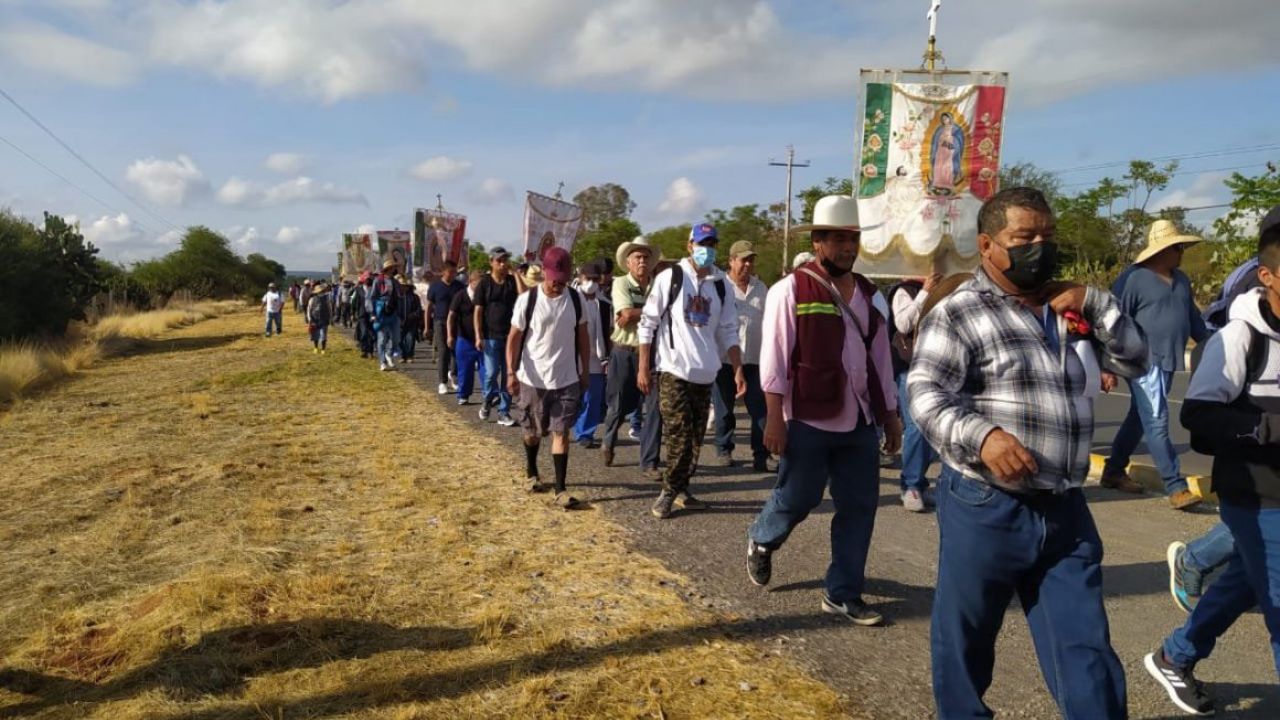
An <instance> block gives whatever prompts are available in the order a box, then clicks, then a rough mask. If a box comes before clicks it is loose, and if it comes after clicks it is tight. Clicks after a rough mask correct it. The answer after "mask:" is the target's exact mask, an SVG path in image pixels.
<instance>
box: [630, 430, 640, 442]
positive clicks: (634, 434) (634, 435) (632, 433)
mask: <svg viewBox="0 0 1280 720" xmlns="http://www.w3.org/2000/svg"><path fill="white" fill-rule="evenodd" d="M627 437H629V438H631V439H632V440H639V439H640V433H639V432H637V431H636V429H635V428H627Z"/></svg>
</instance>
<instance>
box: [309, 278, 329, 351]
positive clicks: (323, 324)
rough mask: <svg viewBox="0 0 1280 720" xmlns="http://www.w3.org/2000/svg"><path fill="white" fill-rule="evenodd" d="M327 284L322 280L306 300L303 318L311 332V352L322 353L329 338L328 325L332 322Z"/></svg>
mask: <svg viewBox="0 0 1280 720" xmlns="http://www.w3.org/2000/svg"><path fill="white" fill-rule="evenodd" d="M328 290H329V286H328V285H326V284H325V282H324V281H323V280H322V281H320V282H319V283H318V284H317V285H316V288H315V291H314V292H312V293H311V299H310V300H309V301H307V310H306V313H305V318H306V321H307V329H308V330H309V331H310V332H311V352H313V353H316V354H317V355H323V354H324V353H325V348H326V347H327V345H328V340H329V325H330V324H331V323H332V322H333V302H332V297H333V296H332V295H331V294H330V293H329V292H328Z"/></svg>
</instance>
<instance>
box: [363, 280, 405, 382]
mask: <svg viewBox="0 0 1280 720" xmlns="http://www.w3.org/2000/svg"><path fill="white" fill-rule="evenodd" d="M395 271H396V263H395V261H394V260H387V261H386V262H385V263H383V265H382V272H380V273H378V276H377V277H376V278H373V283H372V284H371V285H370V287H369V299H368V304H367V305H366V307H365V312H367V313H369V318H370V324H372V325H373V331H374V333H376V336H377V347H376V352H377V355H378V369H379V370H382V371H384V372H385V371H387V370H395V363H396V358H397V357H398V356H399V355H400V348H398V347H396V341H397V338H398V337H399V334H400V333H399V327H397V326H398V324H399V318H398V317H397V312H398V307H397V302H398V301H399V299H400V288H399V283H397V282H396V280H395V277H394V276H393V273H395Z"/></svg>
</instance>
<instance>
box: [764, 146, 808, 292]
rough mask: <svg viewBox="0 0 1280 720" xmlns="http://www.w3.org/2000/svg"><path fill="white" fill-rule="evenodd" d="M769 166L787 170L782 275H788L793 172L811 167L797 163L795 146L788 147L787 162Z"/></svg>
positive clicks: (774, 163)
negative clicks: (794, 169) (799, 168)
mask: <svg viewBox="0 0 1280 720" xmlns="http://www.w3.org/2000/svg"><path fill="white" fill-rule="evenodd" d="M769 165H771V166H773V167H785V168H786V169H787V197H786V202H784V203H783V205H784V206H785V207H786V209H785V210H784V211H783V219H782V274H783V275H786V274H787V270H788V268H790V267H791V170H792V168H798V167H805V168H807V167H809V161H808V160H805V161H804V162H802V163H798V162H796V149H795V147H794V146H791V145H788V146H787V161H786V162H777V161H774V160H770V161H769Z"/></svg>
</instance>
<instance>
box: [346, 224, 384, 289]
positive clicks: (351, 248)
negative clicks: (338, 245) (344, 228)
mask: <svg viewBox="0 0 1280 720" xmlns="http://www.w3.org/2000/svg"><path fill="white" fill-rule="evenodd" d="M339 267H340V268H341V270H342V275H343V277H345V278H349V279H351V280H355V279H356V278H357V277H359V276H360V273H362V272H365V271H366V270H367V271H369V272H375V271H377V269H378V255H377V253H375V252H374V251H373V238H372V237H371V236H370V235H369V234H368V233H343V234H342V262H341V263H339Z"/></svg>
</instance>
